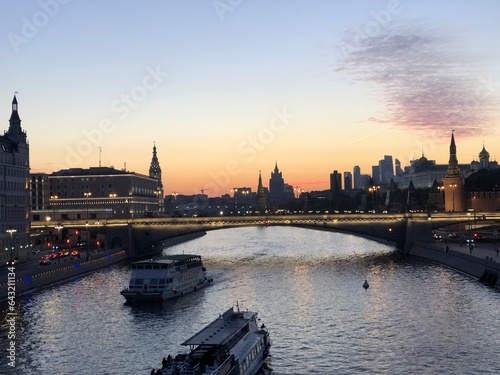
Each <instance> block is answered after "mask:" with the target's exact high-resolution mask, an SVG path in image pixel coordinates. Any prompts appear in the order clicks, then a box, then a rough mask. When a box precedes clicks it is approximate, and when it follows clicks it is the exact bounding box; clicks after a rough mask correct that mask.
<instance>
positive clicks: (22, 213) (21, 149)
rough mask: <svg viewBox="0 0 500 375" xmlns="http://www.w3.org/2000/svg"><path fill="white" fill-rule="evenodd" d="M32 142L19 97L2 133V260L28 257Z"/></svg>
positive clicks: (0, 211)
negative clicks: (20, 112) (30, 149)
mask: <svg viewBox="0 0 500 375" xmlns="http://www.w3.org/2000/svg"><path fill="white" fill-rule="evenodd" d="M29 168H30V163H29V144H28V139H27V135H26V132H25V131H24V130H23V129H22V127H21V119H20V117H19V113H18V103H17V98H16V96H14V99H13V100H12V112H11V116H10V119H9V129H8V130H7V131H6V132H5V133H4V135H3V136H0V171H1V174H0V246H1V247H0V249H1V251H0V254H1V255H0V261H2V262H4V261H10V260H14V259H16V258H17V259H24V258H26V255H27V252H28V249H29V245H30V241H29V234H30V190H29V188H30V187H29Z"/></svg>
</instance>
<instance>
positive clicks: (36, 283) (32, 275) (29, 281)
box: [0, 250, 127, 300]
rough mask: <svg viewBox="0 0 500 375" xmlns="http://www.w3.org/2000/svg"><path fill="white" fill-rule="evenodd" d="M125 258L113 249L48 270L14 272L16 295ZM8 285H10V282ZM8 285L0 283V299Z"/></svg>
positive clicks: (6, 291) (125, 257) (123, 252)
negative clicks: (81, 260) (91, 257)
mask: <svg viewBox="0 0 500 375" xmlns="http://www.w3.org/2000/svg"><path fill="white" fill-rule="evenodd" d="M126 259H127V255H126V253H125V251H123V250H115V251H112V252H108V253H104V254H103V255H102V256H100V257H96V258H95V259H90V260H89V261H88V262H87V261H83V262H78V263H74V264H69V265H67V266H64V265H62V266H61V267H58V268H55V269H50V270H44V269H43V268H37V269H35V270H33V271H31V272H24V273H23V274H19V273H15V274H16V279H15V292H16V295H20V294H23V293H26V292H31V291H34V290H37V289H41V288H44V287H47V286H49V285H52V284H55V283H58V282H63V281H66V280H69V279H73V278H75V277H77V276H81V275H84V274H87V273H90V272H92V271H95V270H98V269H100V268H104V267H107V266H110V265H112V264H115V263H118V262H120V261H123V260H126ZM10 285H11V286H12V284H10ZM8 287H9V283H8V281H7V282H3V283H1V284H0V300H2V299H5V298H7V295H8V291H9V288H8Z"/></svg>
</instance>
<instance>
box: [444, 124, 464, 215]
mask: <svg viewBox="0 0 500 375" xmlns="http://www.w3.org/2000/svg"><path fill="white" fill-rule="evenodd" d="M443 186H444V209H445V211H451V212H462V211H463V210H464V202H463V195H464V194H463V193H464V177H463V175H462V173H461V172H460V168H459V167H458V159H457V146H456V145H455V136H454V133H453V131H452V133H451V142H450V158H449V160H448V171H447V173H446V177H445V178H444V179H443Z"/></svg>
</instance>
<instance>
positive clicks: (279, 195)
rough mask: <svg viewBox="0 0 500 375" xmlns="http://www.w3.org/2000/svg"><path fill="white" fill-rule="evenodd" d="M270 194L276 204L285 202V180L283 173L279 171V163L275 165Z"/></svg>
mask: <svg viewBox="0 0 500 375" xmlns="http://www.w3.org/2000/svg"><path fill="white" fill-rule="evenodd" d="M269 194H270V196H271V201H272V202H273V203H275V204H279V203H281V202H283V201H284V200H285V180H284V179H283V176H282V172H280V170H279V169H278V162H276V163H275V165H274V171H273V172H271V178H270V179H269Z"/></svg>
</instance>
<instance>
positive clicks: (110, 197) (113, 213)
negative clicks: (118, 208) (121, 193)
mask: <svg viewBox="0 0 500 375" xmlns="http://www.w3.org/2000/svg"><path fill="white" fill-rule="evenodd" d="M115 198H116V193H111V194H109V200H110V201H111V211H112V212H111V217H112V218H114V217H115Z"/></svg>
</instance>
